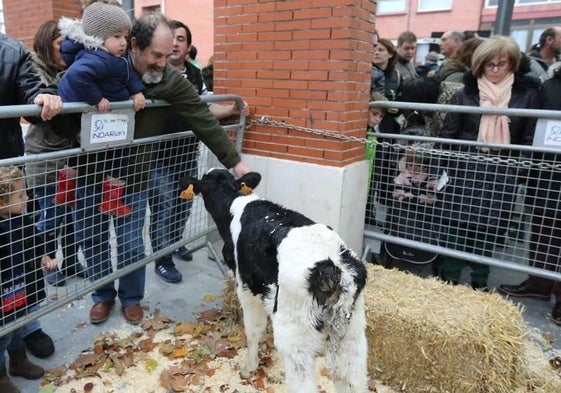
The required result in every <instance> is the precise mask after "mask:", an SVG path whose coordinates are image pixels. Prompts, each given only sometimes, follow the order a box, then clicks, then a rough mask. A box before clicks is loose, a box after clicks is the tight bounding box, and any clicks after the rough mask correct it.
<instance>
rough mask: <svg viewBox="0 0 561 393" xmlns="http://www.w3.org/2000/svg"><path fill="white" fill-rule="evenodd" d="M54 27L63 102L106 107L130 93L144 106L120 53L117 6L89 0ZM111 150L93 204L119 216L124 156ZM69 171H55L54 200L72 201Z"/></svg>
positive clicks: (122, 30) (123, 26) (122, 33)
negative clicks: (78, 14)
mask: <svg viewBox="0 0 561 393" xmlns="http://www.w3.org/2000/svg"><path fill="white" fill-rule="evenodd" d="M59 29H60V31H61V33H62V35H64V36H66V39H65V40H64V41H63V43H62V45H61V54H62V55H63V58H64V61H65V62H66V64H67V65H69V68H68V70H67V71H66V73H65V74H64V76H63V77H62V79H61V80H60V83H59V84H58V94H59V95H60V97H61V98H62V101H63V102H86V103H88V104H90V105H94V106H97V109H98V110H99V111H107V110H109V109H110V102H112V101H124V100H128V99H132V100H133V103H134V110H135V111H138V110H140V109H143V108H144V105H145V99H144V95H143V94H142V91H143V90H144V85H143V84H142V81H141V80H140V78H139V77H138V75H137V74H136V72H135V71H134V70H133V68H132V66H131V64H130V62H129V60H128V59H127V57H126V56H125V55H126V49H127V41H126V37H127V35H128V34H129V33H130V31H131V29H132V23H131V21H130V18H129V17H128V15H127V14H126V12H125V11H124V10H123V9H122V8H121V7H119V6H118V5H115V4H106V3H104V2H95V3H92V4H91V5H89V6H88V7H87V8H86V9H85V10H84V13H83V17H82V20H81V21H80V20H73V19H68V18H61V20H60V21H59ZM115 156H118V157H116V158H114V159H113V161H112V163H111V164H112V165H111V171H112V173H111V175H108V176H107V178H106V180H105V181H104V182H103V195H102V202H101V205H100V207H99V210H100V211H101V212H103V213H109V214H114V215H117V216H125V215H128V214H130V213H131V208H130V206H128V205H126V204H125V203H124V201H123V195H124V191H125V183H124V181H122V180H120V179H119V177H122V176H123V175H124V171H125V169H126V167H127V165H128V160H126V157H125V155H123V151H122V150H121V149H118V150H116V151H115ZM75 176H76V172H75V170H73V169H72V168H67V169H65V170H63V171H62V172H61V174H60V176H59V182H58V184H57V195H56V196H55V203H72V202H73V200H74V187H75V185H76V182H75V179H73V178H74V177H75ZM59 191H60V192H59Z"/></svg>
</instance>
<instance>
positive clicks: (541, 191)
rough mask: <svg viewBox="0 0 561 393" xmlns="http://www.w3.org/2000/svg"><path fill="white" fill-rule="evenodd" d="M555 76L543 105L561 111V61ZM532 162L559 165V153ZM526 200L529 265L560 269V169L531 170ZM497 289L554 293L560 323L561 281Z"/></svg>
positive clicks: (544, 90) (536, 295)
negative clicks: (529, 207)
mask: <svg viewBox="0 0 561 393" xmlns="http://www.w3.org/2000/svg"><path fill="white" fill-rule="evenodd" d="M550 72H551V74H552V77H551V78H550V79H548V80H546V81H545V82H544V83H543V85H542V87H541V98H542V108H543V109H550V110H557V111H558V110H561V62H558V63H555V64H553V65H552V66H551V68H550ZM533 158H534V160H533V161H536V162H540V161H541V162H546V163H552V164H558V163H559V160H560V159H561V156H560V155H559V154H553V153H544V154H542V155H540V156H537V155H535V156H534V157H533ZM526 201H527V204H528V205H529V206H532V223H531V232H530V244H529V251H530V253H529V259H530V266H532V267H536V268H539V269H544V270H551V271H558V269H559V267H560V266H561V173H560V172H559V170H547V169H542V168H537V169H533V170H532V171H531V172H530V176H529V181H528V190H527V195H526ZM498 291H499V292H500V293H502V294H503V295H508V296H512V297H526V298H533V299H538V300H544V301H549V300H550V298H551V295H552V294H553V295H554V296H555V299H556V301H555V305H554V307H553V311H552V312H551V321H552V322H553V323H554V324H556V325H558V326H561V283H560V282H558V281H554V280H551V279H547V278H542V277H537V276H532V275H530V276H529V277H528V278H527V279H526V280H524V281H523V282H521V283H520V284H517V285H506V284H503V285H500V286H499V288H498Z"/></svg>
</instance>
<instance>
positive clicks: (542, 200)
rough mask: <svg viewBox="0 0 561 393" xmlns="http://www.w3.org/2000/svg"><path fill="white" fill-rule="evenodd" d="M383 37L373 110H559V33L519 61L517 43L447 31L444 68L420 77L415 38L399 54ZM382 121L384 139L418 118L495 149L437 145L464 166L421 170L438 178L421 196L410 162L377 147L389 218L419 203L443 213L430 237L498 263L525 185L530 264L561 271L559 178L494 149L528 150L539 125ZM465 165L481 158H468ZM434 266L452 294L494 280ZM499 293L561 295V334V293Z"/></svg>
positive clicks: (533, 287)
mask: <svg viewBox="0 0 561 393" xmlns="http://www.w3.org/2000/svg"><path fill="white" fill-rule="evenodd" d="M376 38H377V40H376V41H377V42H375V43H374V57H373V61H372V83H371V101H380V100H379V98H377V97H379V96H378V94H380V93H382V94H384V96H385V98H386V99H387V100H390V101H406V102H421V103H442V104H455V105H465V106H470V107H477V106H479V107H482V108H500V109H502V108H505V109H506V108H521V109H550V110H560V109H561V101H559V90H557V89H558V88H559V87H560V83H561V72H560V71H559V70H560V69H561V62H559V60H560V59H561V58H560V54H561V26H555V27H551V28H547V29H545V30H544V31H543V32H542V34H541V36H540V39H539V42H538V43H537V44H536V45H535V46H534V47H533V48H532V50H531V51H530V52H529V53H524V52H522V51H521V49H520V48H519V46H518V45H517V43H516V42H515V41H514V40H513V39H512V38H510V37H506V36H500V35H496V36H492V37H490V38H482V37H477V36H466V35H465V34H464V33H462V32H459V31H447V32H445V33H444V34H443V35H442V37H441V43H440V55H441V56H442V57H443V59H444V60H443V61H442V62H441V63H440V64H438V65H436V66H435V65H433V63H435V61H434V60H435V57H434V56H428V60H430V61H431V63H430V64H429V63H427V64H426V65H425V66H424V67H419V66H417V68H416V70H417V72H416V73H413V72H412V70H414V69H415V68H414V67H413V63H412V60H411V59H413V58H414V52H415V44H416V38H415V35H414V34H413V33H412V32H404V33H402V34H400V36H399V38H398V40H397V46H394V45H393V44H392V42H391V41H390V40H388V39H385V38H379V37H376ZM430 54H431V53H429V55H430ZM436 63H438V61H436ZM429 67H430V69H428V68H429ZM418 71H421V73H420V72H418ZM419 74H421V75H419ZM379 111H380V108H376V107H371V112H372V114H373V115H376V116H379V114H378V112H379ZM384 112H385V116H384V118H383V121H381V122H380V123H379V125H377V129H378V132H381V133H388V134H400V133H408V130H409V128H410V127H411V126H414V127H416V128H418V126H419V122H418V119H419V118H421V119H422V121H421V122H420V123H421V126H422V130H423V135H424V136H434V137H440V138H446V139H452V140H460V141H472V142H479V143H482V144H489V145H490V146H489V147H486V146H483V147H482V146H471V145H467V144H466V145H462V144H452V143H450V144H437V145H436V146H435V147H436V148H442V149H445V150H448V151H450V150H451V151H453V153H455V154H457V153H461V154H463V157H464V158H460V159H458V158H455V157H457V155H452V156H451V155H449V154H448V155H443V156H442V157H438V158H434V157H432V158H431V159H430V160H427V159H425V160H424V161H423V162H422V165H420V166H419V168H420V169H419V170H418V172H417V176H421V178H422V179H423V180H426V179H427V178H428V179H430V178H431V176H432V179H433V181H428V182H424V183H423V187H424V188H423V189H421V188H420V186H419V184H420V183H419V182H416V181H415V177H414V174H412V173H410V172H408V173H406V172H404V168H401V167H399V166H400V163H402V162H403V161H397V160H392V159H391V158H389V157H390V154H391V150H392V149H391V148H388V147H386V146H382V145H378V146H377V147H376V151H375V157H374V164H373V165H374V168H375V170H374V171H373V174H372V184H373V186H372V187H371V188H370V190H369V193H370V195H369V201H372V200H373V199H374V200H376V201H377V202H378V203H380V204H382V205H385V206H387V207H388V209H391V207H392V206H393V205H395V204H397V203H402V202H403V198H410V200H411V201H416V202H415V203H416V205H415V209H416V210H417V211H418V210H419V207H420V206H426V205H427V203H430V204H431V205H434V206H437V207H438V209H434V208H433V209H432V210H431V214H432V216H431V217H430V219H431V220H432V221H431V223H432V224H434V226H433V228H432V229H433V230H434V232H436V233H437V235H436V236H437V237H438V244H440V245H441V246H443V247H446V248H449V249H453V250H458V251H464V252H468V253H474V254H479V255H482V256H487V257H491V256H492V253H493V249H494V247H495V246H496V245H497V244H501V237H502V236H503V235H504V233H506V232H507V230H508V227H509V220H510V217H511V215H512V213H513V208H514V204H515V202H516V198H517V195H518V190H519V189H520V186H524V187H526V196H525V204H526V206H528V209H529V210H530V211H531V217H532V219H531V231H530V232H531V236H530V242H529V265H530V266H533V267H537V268H540V269H545V270H551V271H555V270H557V269H558V268H559V266H561V260H559V258H560V251H561V226H560V221H559V219H560V217H559V213H558V211H557V210H558V209H557V207H558V203H559V192H560V188H561V186H560V184H561V183H560V182H559V180H560V178H559V175H558V174H557V173H556V171H554V170H551V171H548V170H544V169H531V170H529V171H526V170H524V169H523V168H520V167H516V166H514V165H506V164H504V163H501V161H499V160H497V158H514V159H520V158H524V157H526V156H527V155H529V153H519V152H514V151H509V149H501V148H500V147H498V146H497V145H500V144H512V145H526V146H531V145H532V144H533V141H534V134H535V129H536V118H531V117H523V116H508V117H507V116H502V115H492V114H483V115H481V114H471V113H455V112H450V113H445V112H433V113H428V112H426V113H420V114H419V113H414V116H413V115H412V114H411V112H408V111H404V110H403V111H397V110H391V109H384ZM390 119H391V120H392V121H390ZM412 119H413V120H412ZM384 141H390V142H391V141H393V140H388V139H385V140H384ZM407 154H409V155H411V154H412V153H410V152H408V153H407ZM468 156H477V157H480V158H483V159H482V160H481V161H477V160H468V159H465V157H468ZM531 158H532V159H533V160H534V161H540V160H550V161H553V160H555V161H556V160H558V159H559V158H561V156H559V155H557V154H542V155H538V154H534V155H533V156H532V157H531ZM404 173H406V175H404ZM443 173H444V174H446V180H447V183H442V184H444V188H443V189H442V191H440V188H439V192H437V193H436V198H426V195H427V193H428V192H429V191H434V190H435V187H437V186H438V187H441V186H442V184H441V185H440V186H439V185H438V182H439V181H441V180H442V174H443ZM404 179H405V181H404ZM404 185H405V186H406V187H405V191H404ZM423 196H424V197H425V198H424V199H422V197H423ZM371 204H373V203H372V202H371ZM369 213H371V214H370V216H369ZM372 214H376V213H375V210H372V211H371V212H369V211H367V217H366V223H367V224H368V223H371V222H373V221H375V220H374V219H373V217H372V216H371V215H372ZM386 221H388V218H386ZM390 221H391V218H390ZM386 229H388V224H387V222H386ZM426 229H427V228H426V227H424V228H423V231H424V232H426ZM419 236H420V235H419ZM413 239H414V240H415V238H413ZM432 263H433V273H434V274H435V275H437V276H438V277H440V278H441V279H442V280H444V281H446V282H448V283H451V284H454V285H457V284H458V283H459V280H460V275H461V272H462V270H463V269H464V267H466V266H468V265H469V267H470V268H471V286H472V287H473V288H474V289H478V290H487V285H488V277H489V271H490V268H489V266H488V265H485V264H479V263H475V262H471V263H466V261H464V260H461V259H459V258H454V257H451V256H447V255H441V256H439V257H438V258H436V259H435V260H434V261H433V262H432ZM497 290H498V292H499V293H501V294H504V295H508V296H511V297H525V298H534V299H540V300H547V301H549V300H550V296H551V294H553V295H555V296H556V302H555V305H554V307H553V310H552V313H551V321H552V322H553V323H555V324H556V325H559V326H561V285H560V284H559V283H558V282H555V281H554V280H550V279H546V278H542V277H537V276H530V277H529V278H528V279H527V280H525V281H524V282H522V283H519V284H502V285H500V286H499V287H498V288H497Z"/></svg>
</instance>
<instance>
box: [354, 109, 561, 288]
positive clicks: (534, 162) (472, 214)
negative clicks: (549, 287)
mask: <svg viewBox="0 0 561 393" xmlns="http://www.w3.org/2000/svg"><path fill="white" fill-rule="evenodd" d="M378 104H380V106H388V105H391V106H394V105H395V106H399V107H400V108H401V109H408V110H414V109H415V110H416V109H423V110H424V111H437V110H438V111H446V110H453V111H460V112H461V111H463V112H466V113H479V114H481V113H486V112H492V113H495V114H506V115H507V116H519V115H521V112H524V115H525V116H530V117H543V119H551V120H549V121H548V120H539V121H538V125H537V126H536V132H535V137H534V146H522V145H514V144H509V145H498V144H496V145H492V144H491V145H489V144H482V143H477V142H473V141H471V142H470V141H464V140H455V139H454V140H451V139H442V138H433V137H427V136H426V135H427V133H426V132H423V130H421V131H420V132H419V130H418V129H417V130H415V127H412V128H409V129H406V130H404V131H403V132H402V133H401V134H381V133H371V134H370V135H369V137H370V140H371V142H370V143H371V146H372V147H371V149H374V150H375V152H374V159H373V170H372V177H371V181H370V185H369V188H368V204H367V209H366V227H365V241H366V244H367V247H366V252H365V255H367V254H370V252H372V251H375V254H376V255H375V257H376V258H374V259H376V260H378V261H382V263H384V264H391V263H392V262H393V261H395V260H400V261H406V262H411V263H432V264H433V268H434V269H433V273H434V274H435V275H441V277H443V276H444V277H446V275H445V274H444V275H443V274H442V272H441V271H439V268H440V265H439V262H440V260H441V258H442V257H445V258H452V259H456V260H461V261H464V262H466V263H472V265H473V266H478V265H483V270H484V269H488V268H489V266H497V267H503V268H507V269H511V270H516V271H521V272H525V273H529V274H532V275H536V276H540V277H545V278H551V279H554V280H561V263H560V262H561V261H559V258H560V252H561V231H560V228H561V227H560V225H559V224H560V221H559V218H560V217H561V215H560V213H559V208H560V196H561V194H560V190H561V172H560V169H561V162H560V161H561V155H560V154H559V153H558V152H559V143H560V140H559V137H558V130H559V125H560V124H561V122H560V121H559V120H557V119H561V113H559V112H557V111H543V110H535V111H531V110H523V111H520V110H516V111H513V110H508V109H507V110H504V109H503V110H497V109H492V110H489V109H484V108H475V107H458V106H450V105H430V104H407V103H393V102H392V103H375V104H374V105H378ZM421 107H422V108H421ZM426 113H427V112H425V114H426ZM372 239H375V240H376V241H377V242H381V247H380V248H379V250H373V248H372V247H370V246H369V240H372ZM378 244H380V243H378ZM380 255H382V256H383V258H380ZM482 274H483V275H484V274H485V272H484V273H482ZM472 278H473V275H472Z"/></svg>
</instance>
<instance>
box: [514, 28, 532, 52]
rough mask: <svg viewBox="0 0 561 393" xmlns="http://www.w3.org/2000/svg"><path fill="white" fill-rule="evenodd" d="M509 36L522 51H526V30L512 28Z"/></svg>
mask: <svg viewBox="0 0 561 393" xmlns="http://www.w3.org/2000/svg"><path fill="white" fill-rule="evenodd" d="M510 36H511V37H512V39H513V40H514V41H516V43H517V44H518V46H519V47H520V49H521V50H522V51H526V47H527V46H528V44H527V42H528V30H512V31H511V33H510Z"/></svg>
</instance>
